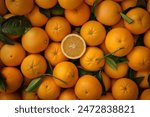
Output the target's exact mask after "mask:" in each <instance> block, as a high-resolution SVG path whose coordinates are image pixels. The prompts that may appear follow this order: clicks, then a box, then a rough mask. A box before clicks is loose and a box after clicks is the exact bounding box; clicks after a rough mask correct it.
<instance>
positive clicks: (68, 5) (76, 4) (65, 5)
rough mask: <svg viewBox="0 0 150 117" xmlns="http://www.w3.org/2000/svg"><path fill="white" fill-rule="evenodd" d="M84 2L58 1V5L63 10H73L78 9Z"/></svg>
mask: <svg viewBox="0 0 150 117" xmlns="http://www.w3.org/2000/svg"><path fill="white" fill-rule="evenodd" d="M83 1H84V0H58V3H59V5H60V6H61V7H62V8H64V9H75V8H77V7H79V6H80V5H81V4H82V3H83Z"/></svg>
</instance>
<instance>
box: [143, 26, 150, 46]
mask: <svg viewBox="0 0 150 117" xmlns="http://www.w3.org/2000/svg"><path fill="white" fill-rule="evenodd" d="M144 44H145V46H146V47H148V48H150V29H149V30H148V31H147V32H145V34H144Z"/></svg>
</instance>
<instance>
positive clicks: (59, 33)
mask: <svg viewBox="0 0 150 117" xmlns="http://www.w3.org/2000/svg"><path fill="white" fill-rule="evenodd" d="M45 30H46V32H47V34H48V35H49V37H50V39H51V40H53V41H55V42H60V41H62V39H63V38H64V37H65V36H66V35H68V34H70V33H71V26H70V24H69V22H68V21H67V20H66V19H65V18H64V17H60V16H55V17H52V18H50V19H49V20H48V22H47V24H46V26H45Z"/></svg>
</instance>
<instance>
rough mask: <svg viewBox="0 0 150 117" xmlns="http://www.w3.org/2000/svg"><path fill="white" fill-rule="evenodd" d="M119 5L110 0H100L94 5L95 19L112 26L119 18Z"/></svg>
mask: <svg viewBox="0 0 150 117" xmlns="http://www.w3.org/2000/svg"><path fill="white" fill-rule="evenodd" d="M120 12H121V7H120V5H119V4H118V3H116V2H114V1H112V0H105V1H102V2H101V3H100V4H99V5H97V7H96V11H95V13H96V19H97V20H98V21H99V22H101V23H102V24H104V25H108V26H112V25H114V24H116V23H117V22H119V20H120V19H121V16H120V14H119V13H120Z"/></svg>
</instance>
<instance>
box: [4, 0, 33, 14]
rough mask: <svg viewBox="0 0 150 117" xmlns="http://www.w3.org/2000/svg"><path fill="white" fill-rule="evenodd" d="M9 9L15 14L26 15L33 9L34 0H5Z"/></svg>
mask: <svg viewBox="0 0 150 117" xmlns="http://www.w3.org/2000/svg"><path fill="white" fill-rule="evenodd" d="M5 3H6V7H7V9H8V10H9V11H10V12H11V13H12V14H15V15H26V14H28V13H29V12H31V11H32V9H33V7H34V0H5Z"/></svg>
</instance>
